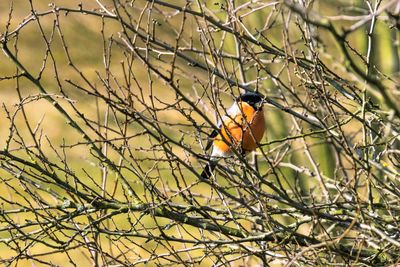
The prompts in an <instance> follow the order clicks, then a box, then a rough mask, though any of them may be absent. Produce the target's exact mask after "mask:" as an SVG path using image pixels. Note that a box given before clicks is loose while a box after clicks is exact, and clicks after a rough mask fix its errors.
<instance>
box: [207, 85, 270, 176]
mask: <svg viewBox="0 0 400 267" xmlns="http://www.w3.org/2000/svg"><path fill="white" fill-rule="evenodd" d="M264 103H265V101H264V98H263V96H262V95H261V94H259V93H255V92H247V93H244V94H242V95H240V96H239V97H238V98H237V99H236V101H235V103H233V105H232V107H230V108H229V109H228V110H227V114H226V115H224V116H222V120H221V122H220V123H219V124H218V127H219V131H217V130H214V131H213V132H212V133H211V134H210V141H209V143H208V144H207V146H206V150H208V149H209V148H210V147H211V146H212V153H211V156H210V160H209V161H208V163H207V165H206V167H205V168H204V170H203V172H202V173H201V177H202V178H203V179H208V178H210V176H211V174H212V172H213V170H214V169H215V167H216V165H217V162H218V160H219V159H221V158H226V157H229V156H231V155H232V154H233V152H232V150H231V148H232V147H234V148H235V149H236V150H237V151H238V152H241V153H242V154H243V155H245V154H247V153H249V152H251V151H253V150H255V149H256V148H257V146H258V144H259V142H260V141H261V139H262V137H263V135H264V132H265V120H264V113H263V110H262V107H263V105H264Z"/></svg>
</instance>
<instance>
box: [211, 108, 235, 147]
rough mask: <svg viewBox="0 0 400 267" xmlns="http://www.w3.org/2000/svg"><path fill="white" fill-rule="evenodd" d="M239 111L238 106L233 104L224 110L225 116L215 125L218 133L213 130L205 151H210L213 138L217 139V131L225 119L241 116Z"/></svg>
mask: <svg viewBox="0 0 400 267" xmlns="http://www.w3.org/2000/svg"><path fill="white" fill-rule="evenodd" d="M241 112H242V111H241V110H240V108H239V106H238V104H237V103H236V102H235V103H234V104H233V105H232V106H231V107H230V108H229V109H227V110H226V115H224V116H222V118H221V120H218V123H217V127H218V131H217V130H213V131H212V132H211V133H210V135H209V136H208V142H207V145H206V149H205V150H206V151H207V150H209V149H210V147H211V146H212V143H213V141H214V138H215V137H217V135H218V134H219V130H220V129H221V127H222V122H223V121H226V120H227V119H232V117H234V116H236V115H237V114H241Z"/></svg>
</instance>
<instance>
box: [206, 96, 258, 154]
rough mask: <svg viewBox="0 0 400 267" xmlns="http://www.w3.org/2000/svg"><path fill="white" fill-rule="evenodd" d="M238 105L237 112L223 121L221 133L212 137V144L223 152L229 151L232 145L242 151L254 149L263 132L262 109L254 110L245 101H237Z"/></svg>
mask: <svg viewBox="0 0 400 267" xmlns="http://www.w3.org/2000/svg"><path fill="white" fill-rule="evenodd" d="M238 105H239V112H238V114H233V115H231V117H227V118H226V119H225V120H224V121H223V123H222V126H221V133H220V134H219V135H218V136H217V137H216V138H215V139H214V146H216V147H217V148H218V149H219V150H220V151H222V152H224V153H230V152H231V151H230V146H232V145H233V146H234V147H235V148H236V149H238V150H239V151H243V152H250V151H253V150H255V149H256V148H257V144H258V143H259V142H260V141H261V139H262V137H263V135H264V132H265V120H264V113H263V111H262V109H260V110H258V111H256V110H255V109H254V108H253V107H252V106H250V105H249V104H247V103H245V102H239V103H238ZM225 140H226V141H225Z"/></svg>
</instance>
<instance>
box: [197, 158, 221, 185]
mask: <svg viewBox="0 0 400 267" xmlns="http://www.w3.org/2000/svg"><path fill="white" fill-rule="evenodd" d="M216 166H217V162H216V161H212V160H210V161H209V162H208V163H207V165H206V167H205V168H204V170H203V172H202V173H201V175H200V176H201V178H202V179H204V180H207V179H209V178H210V177H211V174H212V173H213V171H214V169H215V167H216Z"/></svg>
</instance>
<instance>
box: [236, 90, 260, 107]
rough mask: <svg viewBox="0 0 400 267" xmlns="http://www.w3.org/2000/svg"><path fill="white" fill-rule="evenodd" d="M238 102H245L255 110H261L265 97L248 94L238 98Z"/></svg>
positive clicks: (257, 94)
mask: <svg viewBox="0 0 400 267" xmlns="http://www.w3.org/2000/svg"><path fill="white" fill-rule="evenodd" d="M236 101H243V102H246V103H247V104H249V105H250V106H252V107H253V108H254V109H260V108H261V107H262V105H263V104H264V96H263V95H261V94H259V93H257V92H246V93H244V94H241V95H240V96H238V98H237V99H236Z"/></svg>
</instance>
